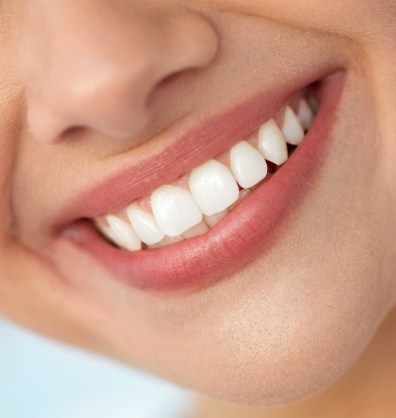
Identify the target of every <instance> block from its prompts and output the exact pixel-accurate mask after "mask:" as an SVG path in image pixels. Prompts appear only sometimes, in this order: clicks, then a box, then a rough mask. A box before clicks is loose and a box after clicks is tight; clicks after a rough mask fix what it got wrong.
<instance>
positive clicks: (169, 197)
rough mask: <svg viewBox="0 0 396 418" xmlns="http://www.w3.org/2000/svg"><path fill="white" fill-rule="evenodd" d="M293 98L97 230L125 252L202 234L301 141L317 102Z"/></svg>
mask: <svg viewBox="0 0 396 418" xmlns="http://www.w3.org/2000/svg"><path fill="white" fill-rule="evenodd" d="M0 1H1V0H0ZM297 100H298V107H297V111H296V112H295V111H294V110H293V109H292V107H291V106H290V105H286V106H284V108H283V121H282V126H281V125H280V124H279V126H278V124H277V122H276V121H275V119H270V120H269V121H267V122H265V123H264V124H263V125H261V127H260V128H259V130H258V131H256V132H255V133H253V134H252V135H251V136H249V139H247V140H244V141H240V142H238V143H237V144H236V145H234V146H233V147H232V148H231V149H230V150H229V154H226V153H225V152H223V153H221V154H219V155H218V160H217V159H211V160H209V161H207V162H206V163H204V164H202V165H201V166H199V167H197V168H195V169H193V170H192V171H191V173H190V174H189V175H188V173H186V174H185V175H183V176H182V177H180V178H179V179H177V180H176V182H175V184H177V185H164V186H161V187H159V188H158V189H157V190H155V191H154V192H153V193H152V195H151V210H152V212H151V211H150V209H149V205H148V206H147V202H148V201H147V199H148V198H149V196H146V197H144V198H143V199H142V200H141V201H139V202H138V201H135V202H133V203H132V204H130V205H129V206H128V207H127V208H125V209H123V210H122V211H119V212H117V213H113V214H111V215H107V216H105V217H102V216H101V217H99V218H96V219H94V220H93V221H94V223H95V224H96V225H97V228H98V230H99V231H101V233H102V234H103V235H104V236H105V237H106V238H108V239H109V240H110V241H112V242H113V243H114V244H116V245H117V246H119V247H121V248H125V249H127V250H130V251H138V250H141V249H142V246H143V244H145V245H146V247H145V248H148V249H154V248H162V247H165V246H167V245H170V244H172V243H175V242H178V241H181V240H184V239H188V238H192V237H195V236H199V235H203V234H205V233H206V232H208V231H209V230H210V228H213V227H214V226H215V225H217V224H218V223H219V222H220V221H221V220H222V219H223V218H225V217H226V216H227V214H228V213H229V212H231V211H232V210H233V208H234V207H235V206H237V205H239V202H240V201H241V200H242V199H244V198H245V197H246V196H247V195H248V194H249V193H251V192H252V190H254V189H255V188H256V187H260V183H261V181H262V180H263V179H266V180H265V181H268V179H270V178H271V176H272V175H273V174H274V173H273V171H272V170H270V171H268V166H267V162H271V163H273V164H276V165H278V166H280V165H282V164H283V163H285V162H286V161H287V159H288V145H287V144H290V145H295V146H296V145H299V144H300V143H301V142H302V141H303V139H304V137H305V132H307V131H308V130H309V129H310V128H311V126H312V124H313V123H314V120H315V116H316V114H317V110H318V107H319V102H318V99H317V98H316V96H315V94H314V93H313V92H311V93H309V94H306V95H305V97H302V95H301V94H299V96H298V97H296V98H295V99H293V103H297ZM280 126H281V128H280ZM253 140H254V143H253ZM220 160H221V161H223V162H224V163H221V162H220ZM270 167H271V168H272V165H271V166H270ZM187 178H188V188H187V186H186V185H185V182H186V179H187ZM240 189H241V191H240ZM142 208H144V209H142ZM125 215H126V216H125ZM103 218H104V219H106V221H104V220H103ZM128 219H129V222H128Z"/></svg>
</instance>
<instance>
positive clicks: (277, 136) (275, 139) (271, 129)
mask: <svg viewBox="0 0 396 418" xmlns="http://www.w3.org/2000/svg"><path fill="white" fill-rule="evenodd" d="M259 150H260V152H261V153H262V154H263V156H264V158H265V159H266V160H268V161H271V162H272V163H274V164H276V165H281V164H283V163H284V162H285V161H286V160H287V158H288V155H287V145H286V141H285V138H284V136H283V134H282V131H281V130H280V129H279V128H278V125H277V124H276V122H275V121H274V120H273V119H271V120H269V121H268V122H266V123H264V124H263V125H261V128H260V130H259Z"/></svg>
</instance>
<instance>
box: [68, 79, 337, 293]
mask: <svg viewBox="0 0 396 418" xmlns="http://www.w3.org/2000/svg"><path fill="white" fill-rule="evenodd" d="M342 86H343V76H342V75H341V74H340V73H339V74H336V75H334V76H332V77H330V78H329V79H328V80H327V82H326V85H325V86H323V90H322V94H321V107H320V111H319V114H318V115H317V117H316V119H315V122H314V125H313V126H312V128H311V129H310V131H309V133H308V134H307V136H306V138H305V139H304V141H303V143H302V144H301V145H300V146H299V147H298V148H297V149H296V150H295V152H294V153H293V155H292V156H291V158H290V159H289V160H288V161H287V163H286V164H285V165H284V166H283V167H281V169H279V170H278V171H277V172H276V173H275V174H274V175H273V176H272V177H271V179H270V180H269V181H267V182H264V183H263V184H262V185H260V186H259V187H257V188H255V189H254V191H253V192H252V193H250V194H249V195H248V196H247V197H246V198H245V199H244V200H243V201H241V203H239V204H238V206H236V207H235V208H234V209H233V210H232V212H230V213H229V214H228V215H227V217H226V218H225V219H223V221H222V222H221V223H219V224H218V225H216V226H215V227H214V228H212V229H211V230H210V231H209V232H207V233H206V234H205V235H201V236H198V237H195V238H190V239H188V240H185V241H181V242H177V243H175V244H171V245H169V246H166V247H164V248H161V249H156V250H146V251H139V252H135V253H133V252H128V251H125V250H121V249H118V248H115V247H113V246H111V245H110V244H108V243H107V242H106V241H105V240H104V239H103V238H102V236H101V235H100V234H99V233H98V232H97V230H96V228H95V227H94V226H93V225H92V223H91V222H89V221H85V222H82V223H81V224H80V225H78V227H77V228H78V234H72V235H71V236H67V237H65V239H68V240H72V241H73V244H74V245H77V246H78V247H79V248H80V249H81V250H82V251H86V252H88V253H90V254H91V255H92V256H93V257H94V258H95V260H97V261H98V262H99V263H102V264H103V265H104V267H105V268H106V269H107V270H108V271H109V272H110V275H111V276H112V277H113V278H115V279H116V280H120V281H121V282H123V283H125V284H127V285H129V286H132V287H135V288H139V289H143V290H147V291H158V292H166V291H182V290H193V289H202V288H204V287H207V286H210V285H212V284H214V283H216V282H218V281H219V280H222V279H224V278H226V277H227V276H228V275H229V274H231V273H232V272H234V271H235V270H236V269H238V268H241V267H243V266H244V265H246V264H247V263H249V262H251V261H253V260H254V259H255V258H256V257H258V256H260V255H261V254H263V253H264V252H265V251H266V250H267V249H268V248H269V247H270V246H271V245H274V241H275V239H277V237H278V235H279V234H277V232H278V231H279V229H280V228H279V227H280V225H281V223H282V222H284V220H285V219H286V218H287V217H288V216H290V214H291V213H294V212H295V211H297V209H298V206H299V204H300V203H301V201H302V200H303V198H304V196H306V195H307V194H308V192H309V191H310V185H312V180H313V179H314V177H315V176H317V174H318V172H319V171H320V169H321V167H322V166H323V165H324V163H325V160H326V156H327V154H328V149H329V145H330V143H331V129H332V126H333V124H334V122H335V116H336V110H337V108H338V103H339V101H340V98H341V93H342Z"/></svg>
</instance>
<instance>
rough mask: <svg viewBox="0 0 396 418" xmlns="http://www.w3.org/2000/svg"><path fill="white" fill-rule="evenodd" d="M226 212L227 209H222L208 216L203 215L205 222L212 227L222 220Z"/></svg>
mask: <svg viewBox="0 0 396 418" xmlns="http://www.w3.org/2000/svg"><path fill="white" fill-rule="evenodd" d="M227 214H228V210H223V211H222V212H219V213H215V214H214V215H210V216H206V215H205V216H204V219H205V222H206V224H207V225H208V226H209V227H210V228H213V227H214V226H215V225H217V224H218V223H219V222H220V221H221V220H223V219H224V218H225V217H226V216H227Z"/></svg>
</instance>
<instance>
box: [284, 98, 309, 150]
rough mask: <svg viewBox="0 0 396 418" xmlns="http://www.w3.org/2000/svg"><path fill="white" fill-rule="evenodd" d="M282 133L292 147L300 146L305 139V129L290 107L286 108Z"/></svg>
mask: <svg viewBox="0 0 396 418" xmlns="http://www.w3.org/2000/svg"><path fill="white" fill-rule="evenodd" d="M282 132H283V135H284V136H285V139H286V142H287V143H288V144H290V145H298V144H300V143H301V141H302V140H303V139H304V129H303V128H302V126H301V123H300V121H299V120H298V118H297V116H296V114H295V113H294V110H293V109H292V108H291V107H290V106H286V108H285V115H284V119H283V126H282Z"/></svg>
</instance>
